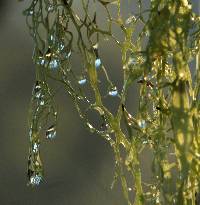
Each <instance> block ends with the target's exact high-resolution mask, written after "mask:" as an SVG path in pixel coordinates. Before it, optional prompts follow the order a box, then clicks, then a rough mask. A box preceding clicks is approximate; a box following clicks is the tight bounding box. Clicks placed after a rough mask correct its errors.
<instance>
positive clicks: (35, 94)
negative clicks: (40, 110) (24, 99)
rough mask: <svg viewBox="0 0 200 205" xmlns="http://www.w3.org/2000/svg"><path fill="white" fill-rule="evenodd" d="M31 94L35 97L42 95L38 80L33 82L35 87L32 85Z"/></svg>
mask: <svg viewBox="0 0 200 205" xmlns="http://www.w3.org/2000/svg"><path fill="white" fill-rule="evenodd" d="M33 95H34V97H36V98H40V97H41V95H42V88H41V86H40V82H39V81H36V83H35V87H34V90H33Z"/></svg>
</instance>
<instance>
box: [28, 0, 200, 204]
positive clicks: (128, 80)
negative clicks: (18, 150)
mask: <svg viewBox="0 0 200 205" xmlns="http://www.w3.org/2000/svg"><path fill="white" fill-rule="evenodd" d="M77 2H78V7H79V11H80V12H79V11H77V9H76V7H75V4H76V3H77ZM145 2H146V1H145ZM123 4H128V5H129V7H130V8H133V10H134V12H132V13H131V14H129V16H123V15H122V10H121V9H122V5H123ZM136 10H137V11H136ZM113 11H115V12H113ZM100 12H104V13H105V14H106V15H107V16H106V22H105V25H103V27H102V23H101V22H100V20H99V18H100V17H99V15H100ZM24 15H26V19H27V26H28V28H29V31H30V35H31V36H32V38H33V40H34V46H35V48H34V53H33V61H34V63H35V66H36V83H35V85H34V88H33V92H32V99H31V105H30V115H29V127H30V133H29V137H30V148H29V157H28V181H29V184H31V185H38V184H39V183H40V182H41V181H42V179H43V177H44V176H43V166H42V162H41V160H40V137H41V135H42V133H43V132H42V131H43V130H44V129H45V130H46V138H47V139H53V138H55V136H56V125H57V111H56V105H55V102H54V96H55V94H56V91H55V90H54V89H53V88H52V86H51V85H50V84H51V83H50V81H49V80H50V79H53V80H54V81H56V82H57V83H59V84H61V85H63V87H64V89H65V91H66V93H68V94H69V96H71V98H72V99H73V101H74V104H75V107H76V109H77V111H78V113H79V115H80V118H81V119H82V121H83V123H84V124H85V126H86V127H87V128H88V129H89V130H90V131H91V132H93V133H97V134H98V135H100V136H102V137H103V138H104V139H105V140H107V141H108V142H109V143H110V145H111V147H112V149H113V152H114V156H115V162H116V163H115V177H114V179H115V181H116V180H117V179H120V181H121V184H122V188H123V193H124V197H125V198H126V200H127V204H129V205H131V204H135V205H142V204H163V205H166V204H177V205H182V204H183V205H186V204H187V205H188V204H191V205H195V204H197V198H198V195H199V194H198V193H199V189H200V176H199V173H200V172H199V169H200V163H199V158H200V140H199V136H200V126H199V125H200V120H199V118H200V115H199V112H200V106H199V91H200V90H199V87H200V64H199V61H200V52H199V49H200V48H199V45H200V44H199V41H200V17H199V16H198V15H197V14H195V13H194V12H193V10H192V4H191V3H190V2H189V1H188V0H176V1H174V0H151V1H149V7H148V8H147V7H146V6H145V4H144V1H143V0H137V1H136V0H135V1H120V0H80V1H73V0H33V1H32V3H31V4H30V6H29V8H27V9H26V10H25V11H24ZM116 26H117V27H118V28H119V29H120V31H121V33H122V34H123V39H119V38H117V37H116V35H115V31H114V28H115V27H116ZM137 28H140V29H139V31H138V29H137ZM107 40H112V41H114V42H115V44H116V46H117V47H118V48H119V49H120V50H121V62H122V71H123V74H124V75H123V88H122V89H121V90H120V89H119V88H118V87H117V86H116V85H115V84H114V83H113V81H112V80H111V78H110V76H109V75H108V73H107V68H106V66H105V65H104V63H103V61H102V58H101V56H100V54H99V46H100V45H101V44H102V42H104V41H107ZM77 54H78V56H80V59H81V68H82V70H79V71H75V69H74V67H73V63H72V56H73V55H75V56H76V55H77ZM191 63H193V64H195V65H196V70H195V73H192V71H191V70H192V66H191ZM102 75H103V77H104V78H105V82H104V85H105V87H106V88H107V94H106V95H105V93H103V91H102V90H101V86H100V77H102ZM135 82H137V83H138V85H139V86H140V95H139V107H138V112H137V114H136V115H135V116H133V114H131V112H130V111H129V110H128V107H127V93H128V91H129V90H130V89H132V87H131V86H132V85H133V84H134V83H135ZM85 85H87V87H86V86H85ZM87 89H91V91H89V92H88V90H87ZM91 92H92V93H93V94H91ZM109 96H110V97H112V98H115V99H116V102H117V103H118V108H117V112H116V113H114V114H113V112H111V111H110V110H109V108H108V107H106V106H105V103H104V101H105V100H106V99H107V98H108V97H109ZM83 105H84V106H83ZM90 111H95V112H98V114H99V116H100V119H101V120H102V122H101V127H95V126H94V123H93V122H91V121H90V120H89V118H88V112H90ZM146 148H148V149H149V150H151V152H152V153H153V160H152V174H153V177H152V182H151V183H147V182H145V181H144V180H143V177H142V174H143V173H142V172H141V165H142V164H143V163H145V162H144V161H142V160H141V158H140V155H141V153H142V150H144V149H146ZM122 153H123V154H122ZM172 158H173V159H172ZM127 173H128V174H127ZM174 175H176V177H174ZM131 183H132V184H131ZM130 184H131V185H130ZM133 194H134V201H132V197H131V196H132V195H133Z"/></svg>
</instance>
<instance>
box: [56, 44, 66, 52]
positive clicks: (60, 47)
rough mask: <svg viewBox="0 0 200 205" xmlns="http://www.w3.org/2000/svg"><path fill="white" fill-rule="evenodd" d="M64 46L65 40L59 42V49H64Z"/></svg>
mask: <svg viewBox="0 0 200 205" xmlns="http://www.w3.org/2000/svg"><path fill="white" fill-rule="evenodd" d="M64 48H65V44H64V43H63V42H61V43H60V44H59V48H58V50H59V51H62V50H63V49H64Z"/></svg>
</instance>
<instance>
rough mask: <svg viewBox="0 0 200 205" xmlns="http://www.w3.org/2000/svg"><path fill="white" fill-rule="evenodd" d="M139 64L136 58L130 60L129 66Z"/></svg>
mask: <svg viewBox="0 0 200 205" xmlns="http://www.w3.org/2000/svg"><path fill="white" fill-rule="evenodd" d="M136 64H137V59H136V58H135V57H130V58H129V60H128V65H129V66H131V65H136Z"/></svg>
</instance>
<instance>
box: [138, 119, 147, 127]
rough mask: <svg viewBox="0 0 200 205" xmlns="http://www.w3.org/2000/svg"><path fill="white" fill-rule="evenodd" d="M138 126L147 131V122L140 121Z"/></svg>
mask: <svg viewBox="0 0 200 205" xmlns="http://www.w3.org/2000/svg"><path fill="white" fill-rule="evenodd" d="M138 126H139V127H140V128H142V129H145V128H146V122H145V120H139V121H138Z"/></svg>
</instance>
